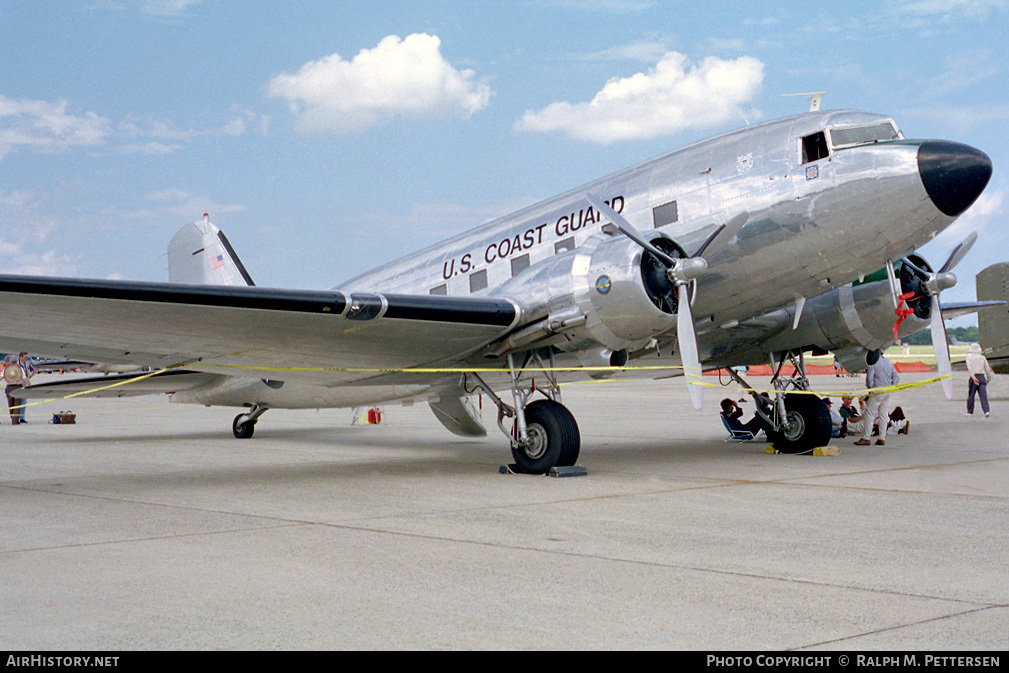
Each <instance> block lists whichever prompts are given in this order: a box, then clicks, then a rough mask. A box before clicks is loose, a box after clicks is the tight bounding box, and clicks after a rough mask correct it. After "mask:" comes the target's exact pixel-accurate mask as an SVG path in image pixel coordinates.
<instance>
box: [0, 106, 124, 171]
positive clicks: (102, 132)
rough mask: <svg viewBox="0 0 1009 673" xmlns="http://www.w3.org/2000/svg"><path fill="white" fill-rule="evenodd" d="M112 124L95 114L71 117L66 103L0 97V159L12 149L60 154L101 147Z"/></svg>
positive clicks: (110, 131) (88, 113)
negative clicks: (71, 148) (77, 148)
mask: <svg viewBox="0 0 1009 673" xmlns="http://www.w3.org/2000/svg"><path fill="white" fill-rule="evenodd" d="M111 134H112V125H111V123H110V122H109V120H108V119H106V118H105V117H100V116H98V115H97V114H95V113H94V112H85V113H84V114H83V115H73V114H69V113H68V112H67V102H66V101H58V102H56V103H50V102H48V101H41V100H13V99H10V98H5V97H3V96H0V157H2V156H3V155H5V154H7V153H8V152H10V151H11V150H12V149H14V148H15V147H33V148H36V149H40V150H44V151H50V152H60V151H63V150H66V149H68V148H70V147H87V146H94V145H101V144H103V143H104V142H105V141H106V140H107V139H108V137H109V136H110V135H111Z"/></svg>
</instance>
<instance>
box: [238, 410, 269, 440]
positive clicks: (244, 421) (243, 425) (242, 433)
mask: <svg viewBox="0 0 1009 673" xmlns="http://www.w3.org/2000/svg"><path fill="white" fill-rule="evenodd" d="M267 410H268V408H267V407H261V406H259V405H258V404H253V405H252V408H251V409H250V410H249V412H248V413H246V414H238V415H237V416H235V420H234V421H232V422H231V431H232V432H233V433H235V437H237V438H239V439H248V438H249V437H252V433H254V432H255V431H256V421H258V420H259V417H260V416H262V415H263V414H265V413H266V412H267Z"/></svg>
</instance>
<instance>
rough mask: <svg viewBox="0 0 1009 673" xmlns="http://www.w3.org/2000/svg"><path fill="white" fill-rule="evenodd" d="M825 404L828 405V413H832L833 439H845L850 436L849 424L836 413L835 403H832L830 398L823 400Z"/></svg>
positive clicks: (831, 431)
mask: <svg viewBox="0 0 1009 673" xmlns="http://www.w3.org/2000/svg"><path fill="white" fill-rule="evenodd" d="M823 403H824V404H825V405H827V411H829V412H830V436H831V437H844V436H846V435H847V434H848V423H847V421H846V420H845V419H844V417H843V416H841V414H839V413H837V412H836V411H834V403H833V402H831V400H830V398H829V397H824V398H823Z"/></svg>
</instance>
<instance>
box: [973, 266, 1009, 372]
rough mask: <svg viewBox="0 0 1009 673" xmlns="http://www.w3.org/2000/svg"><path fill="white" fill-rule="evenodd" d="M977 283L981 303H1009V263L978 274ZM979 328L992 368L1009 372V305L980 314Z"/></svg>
mask: <svg viewBox="0 0 1009 673" xmlns="http://www.w3.org/2000/svg"><path fill="white" fill-rule="evenodd" d="M976 282H977V298H978V299H979V300H980V299H989V300H991V299H994V300H1001V301H1009V262H1001V263H999V264H992V265H991V266H989V267H988V268H986V269H984V270H983V271H982V272H981V273H979V274H978V275H977V280H976ZM977 326H978V334H979V336H980V340H981V348H982V351H983V353H984V355H985V357H987V358H988V362H990V363H991V366H992V368H993V369H994V370H995V371H1000V369H1001V371H1003V372H1004V371H1007V370H1009V305H1006V306H1002V307H999V308H991V309H988V310H986V311H978V314H977ZM997 365H998V366H997Z"/></svg>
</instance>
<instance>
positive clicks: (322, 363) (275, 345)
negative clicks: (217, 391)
mask: <svg viewBox="0 0 1009 673" xmlns="http://www.w3.org/2000/svg"><path fill="white" fill-rule="evenodd" d="M0 306H2V307H3V311H2V312H0V313H2V315H0V350H7V351H12V350H14V351H16V350H28V351H30V352H33V353H39V354H45V355H48V356H52V357H74V358H80V359H83V360H91V361H100V362H123V363H135V364H140V365H145V366H151V367H159V368H160V367H168V366H178V365H185V366H186V368H187V369H194V370H199V371H205V372H215V373H221V374H240V375H245V376H255V377H266V378H280V376H279V375H278V371H279V372H283V378H286V379H288V380H298V381H304V382H306V383H313V384H316V385H339V384H341V383H345V382H351V381H356V380H361V379H365V378H371V377H374V376H377V375H378V373H377V372H362V371H335V370H339V369H369V368H373V369H379V368H381V369H407V368H411V367H420V366H430V365H431V364H433V363H445V362H458V361H459V360H461V358H464V357H465V356H467V355H469V354H471V353H473V352H474V351H476V350H477V349H479V348H481V347H482V346H485V345H486V344H487V343H489V342H491V341H493V340H494V339H496V338H498V337H500V336H501V335H503V334H505V333H507V332H508V331H510V330H511V329H512V328H513V327H514V326H515V325H517V324H518V323H519V321H520V319H521V309H520V308H519V306H517V305H516V304H515V303H513V302H511V301H509V300H507V299H500V298H472V297H450V296H428V295H403V294H377V293H376V294H368V293H350V294H346V293H341V292H336V291H304V290H283V289H270V288H260V287H244V286H242V287H208V286H201V285H179V284H169V283H140V282H124V281H101V280H76V279H65V278H46V277H26V276H9V275H0Z"/></svg>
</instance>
